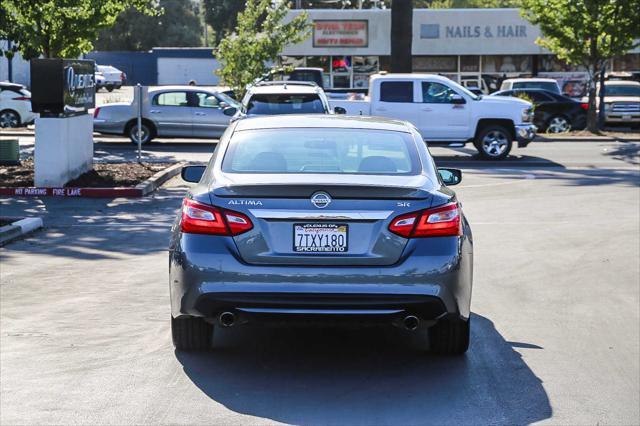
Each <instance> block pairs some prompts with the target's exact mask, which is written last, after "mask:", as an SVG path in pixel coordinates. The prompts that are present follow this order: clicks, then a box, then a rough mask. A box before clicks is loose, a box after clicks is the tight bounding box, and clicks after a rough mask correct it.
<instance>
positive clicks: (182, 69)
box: [158, 58, 220, 86]
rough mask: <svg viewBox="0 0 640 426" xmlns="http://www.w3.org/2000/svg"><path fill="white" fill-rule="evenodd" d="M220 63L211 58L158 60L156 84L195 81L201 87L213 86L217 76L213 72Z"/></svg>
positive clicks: (215, 83) (216, 81) (216, 82)
mask: <svg viewBox="0 0 640 426" xmlns="http://www.w3.org/2000/svg"><path fill="white" fill-rule="evenodd" d="M218 68H220V63H219V62H218V61H217V60H215V59H213V58H211V59H203V58H158V84H159V85H163V84H187V83H189V81H190V80H195V81H196V82H197V83H198V85H201V86H215V85H217V84H218V80H219V78H218V76H217V74H214V71H215V70H217V69H218Z"/></svg>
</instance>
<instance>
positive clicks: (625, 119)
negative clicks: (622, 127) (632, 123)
mask: <svg viewBox="0 0 640 426" xmlns="http://www.w3.org/2000/svg"><path fill="white" fill-rule="evenodd" d="M622 119H623V120H624V121H629V120H631V116H630V115H623V116H622Z"/></svg>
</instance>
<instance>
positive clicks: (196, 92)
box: [93, 86, 239, 144]
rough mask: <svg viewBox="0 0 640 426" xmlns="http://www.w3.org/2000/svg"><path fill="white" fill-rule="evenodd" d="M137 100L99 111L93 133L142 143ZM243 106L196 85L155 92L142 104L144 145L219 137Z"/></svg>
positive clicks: (225, 96) (95, 115) (95, 112)
mask: <svg viewBox="0 0 640 426" xmlns="http://www.w3.org/2000/svg"><path fill="white" fill-rule="evenodd" d="M137 106H138V104H137V101H134V102H131V103H124V102H121V103H113V104H108V105H103V106H100V107H98V108H96V109H95V111H94V113H93V130H94V131H95V132H98V133H106V134H115V135H125V136H128V137H129V138H130V139H131V141H132V142H133V143H138V125H137ZM238 107H239V103H238V102H237V101H235V100H234V99H232V98H230V97H229V96H227V95H225V94H224V93H220V92H217V91H215V90H210V89H205V88H200V87H196V86H165V87H162V88H156V89H151V90H149V91H148V92H146V94H144V95H143V101H142V126H141V130H142V132H141V133H142V137H141V141H142V143H143V144H144V143H147V142H149V141H150V140H152V139H153V138H155V137H169V138H173V137H180V138H219V137H220V136H221V135H222V133H223V132H224V131H225V129H226V128H227V126H228V125H229V120H230V119H231V116H232V115H233V114H235V112H236V111H237V108H238Z"/></svg>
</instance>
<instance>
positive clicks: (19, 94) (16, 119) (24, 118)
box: [0, 83, 37, 128]
mask: <svg viewBox="0 0 640 426" xmlns="http://www.w3.org/2000/svg"><path fill="white" fill-rule="evenodd" d="M36 117H37V114H36V113H34V112H33V111H31V92H29V91H28V90H27V88H26V87H24V86H23V85H21V84H14V83H0V127H2V128H4V127H20V126H26V125H27V124H31V123H32V122H33V120H35V119H36Z"/></svg>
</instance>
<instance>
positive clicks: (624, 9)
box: [522, 0, 640, 132]
mask: <svg viewBox="0 0 640 426" xmlns="http://www.w3.org/2000/svg"><path fill="white" fill-rule="evenodd" d="M522 3H523V9H522V15H523V16H524V18H526V19H527V20H529V21H530V22H531V23H533V24H536V25H538V26H539V27H540V29H541V31H542V35H543V36H542V37H541V38H538V40H537V41H536V42H537V43H538V44H539V45H541V46H543V47H545V48H547V49H549V50H550V51H551V52H553V53H555V54H556V55H558V57H559V58H560V59H563V60H565V61H566V62H568V63H570V64H575V65H582V66H584V67H585V68H586V69H587V71H588V73H589V78H590V80H591V85H590V86H591V90H590V91H589V112H588V115H587V128H588V129H589V130H590V131H592V132H595V131H597V128H598V126H597V116H596V93H595V79H596V77H597V76H598V75H599V73H600V72H601V70H602V69H603V67H604V65H605V64H606V63H607V61H609V60H610V59H611V58H613V57H615V56H619V55H622V54H624V53H626V52H628V51H629V50H631V49H633V48H634V47H635V46H638V44H639V43H638V41H637V39H638V38H640V0H522Z"/></svg>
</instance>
